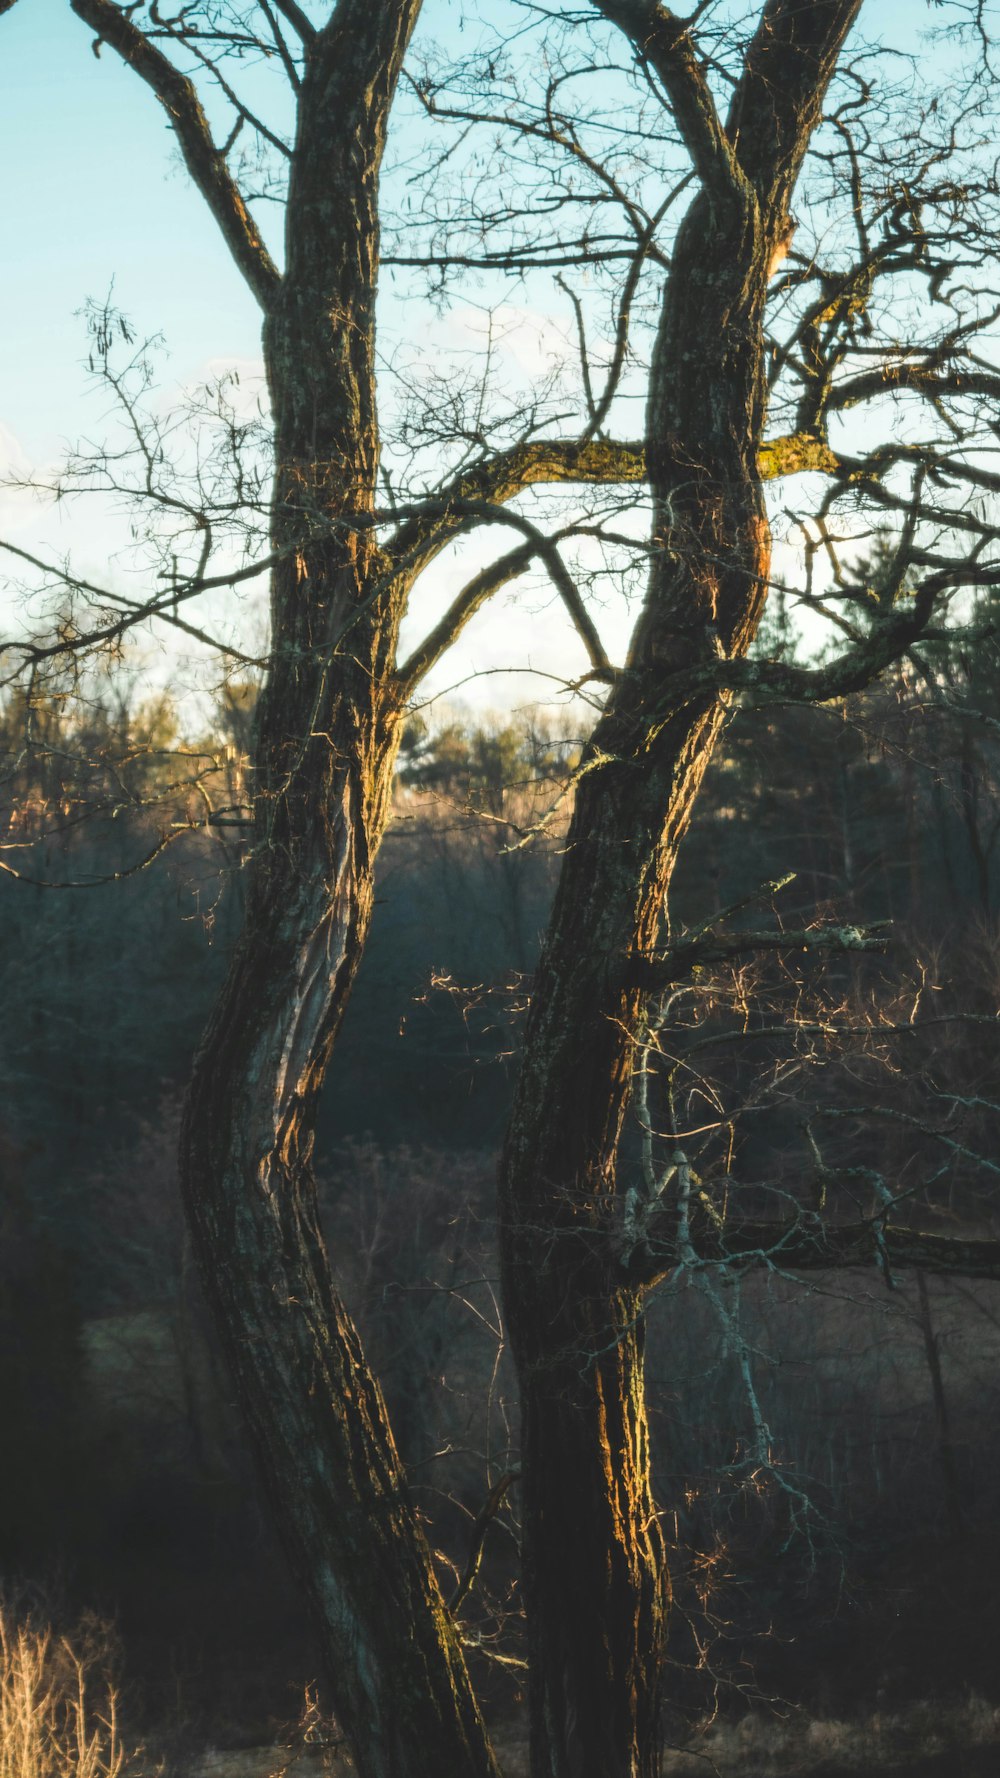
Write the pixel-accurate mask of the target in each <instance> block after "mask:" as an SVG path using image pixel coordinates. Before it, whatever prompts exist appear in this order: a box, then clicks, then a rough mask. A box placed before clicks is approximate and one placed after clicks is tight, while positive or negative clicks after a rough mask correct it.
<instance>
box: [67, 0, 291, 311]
mask: <svg viewBox="0 0 1000 1778" xmlns="http://www.w3.org/2000/svg"><path fill="white" fill-rule="evenodd" d="M71 5H72V8H73V11H74V12H75V13H76V14H77V17H78V18H81V19H83V21H84V23H85V24H87V25H89V26H90V28H91V30H93V31H96V32H97V40H98V44H100V43H108V44H110V45H111V48H112V49H113V50H115V52H116V53H117V54H118V55H119V56H121V58H122V61H123V62H126V63H127V64H128V66H129V67H130V68H133V69H134V70H135V72H136V74H138V76H139V78H140V80H144V81H145V83H146V85H147V86H148V87H150V88H151V90H152V91H153V92H154V93H155V94H156V97H157V98H158V99H159V101H160V103H161V104H162V106H163V107H164V109H165V111H166V112H167V114H168V116H169V118H170V122H171V126H172V128H173V131H174V134H175V135H176V137H177V140H178V142H179V143H180V148H181V153H182V154H183V156H184V163H185V166H186V167H187V170H188V172H189V173H190V175H191V177H192V179H193V180H194V182H195V184H196V186H197V187H198V190H199V191H200V192H201V194H202V197H203V198H204V199H205V202H206V203H207V205H208V207H209V209H210V210H211V212H212V215H213V216H214V217H215V220H216V222H217V223H218V225H219V228H220V230H221V232H222V236H223V239H224V240H225V242H226V245H227V247H228V248H229V251H230V253H231V254H232V256H233V259H234V260H235V261H236V264H237V265H238V267H239V269H240V271H241V272H242V273H243V276H244V278H245V279H246V281H247V283H248V285H249V286H250V289H251V290H252V291H253V294H254V296H255V297H256V298H257V301H258V302H259V303H260V306H261V308H262V309H264V310H267V309H269V308H270V306H271V304H272V303H273V301H274V299H275V297H276V295H277V293H278V291H279V289H280V287H281V275H280V273H279V271H278V268H277V266H276V265H275V263H274V261H273V259H272V258H271V256H270V254H269V253H268V251H267V248H266V247H265V245H264V242H263V239H262V237H261V234H260V232H259V230H258V228H257V225H256V223H255V222H254V220H253V218H252V216H251V215H250V212H249V210H248V209H247V206H246V203H245V201H244V199H243V195H242V193H241V192H240V190H239V187H238V186H237V184H236V181H235V180H234V179H233V177H232V174H231V173H230V172H229V169H228V167H227V166H226V163H225V160H224V158H223V156H222V154H221V153H220V151H219V149H218V148H217V147H216V146H215V142H214V141H213V139H212V133H211V130H210V129H209V127H208V120H207V118H206V116H205V113H204V111H203V110H202V107H201V101H200V100H199V98H198V94H197V90H196V88H195V86H194V83H193V81H191V80H189V79H188V77H187V76H186V75H185V74H182V73H181V72H180V70H179V69H178V68H175V67H174V64H173V63H172V62H171V61H170V60H169V58H168V57H167V56H165V55H164V54H163V51H162V50H160V49H157V48H156V46H155V45H154V44H152V43H150V41H149V39H148V37H146V35H145V34H144V33H143V32H142V31H140V30H139V28H138V26H137V25H134V24H133V23H132V19H131V17H130V16H129V12H124V11H122V9H121V8H120V7H118V6H116V5H114V4H113V0H71ZM130 10H131V9H130Z"/></svg>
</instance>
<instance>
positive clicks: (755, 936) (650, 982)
mask: <svg viewBox="0 0 1000 1778" xmlns="http://www.w3.org/2000/svg"><path fill="white" fill-rule="evenodd" d="M888 948H889V937H888V934H887V933H885V932H879V930H878V928H877V927H875V926H818V927H813V928H812V929H811V930H810V929H809V928H805V929H803V930H801V931H794V930H789V931H786V932H734V933H732V934H731V935H725V936H722V935H720V934H718V933H706V934H704V935H703V936H701V937H698V938H692V939H681V940H680V941H679V943H677V944H676V945H671V946H670V947H669V949H667V950H665V951H663V952H661V953H659V954H656V953H654V954H652V955H648V956H645V957H634V958H632V959H631V961H630V963H629V966H628V972H627V973H628V981H629V985H630V986H633V987H638V988H643V989H647V990H649V991H650V992H656V991H658V990H659V989H661V988H667V987H669V986H670V984H671V983H672V982H676V981H679V980H681V979H682V977H684V976H686V975H690V973H691V971H692V970H693V969H699V968H705V967H706V966H708V965H711V964H713V963H725V962H728V961H729V960H730V959H731V958H733V957H741V956H744V955H745V954H746V953H747V952H748V951H807V952H809V953H810V954H811V955H813V956H824V957H829V956H839V955H842V954H845V953H849V952H854V953H858V952H884V951H886V950H888Z"/></svg>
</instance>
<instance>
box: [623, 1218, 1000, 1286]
mask: <svg viewBox="0 0 1000 1778" xmlns="http://www.w3.org/2000/svg"><path fill="white" fill-rule="evenodd" d="M684 1249H686V1250H687V1251H686V1253H685V1252H684V1251H683V1250H684ZM692 1255H693V1257H692ZM682 1263H683V1264H685V1265H687V1266H690V1265H692V1264H694V1265H706V1266H719V1265H730V1264H731V1265H735V1266H739V1267H741V1268H743V1267H746V1266H749V1265H754V1264H758V1265H766V1266H771V1267H776V1268H779V1269H780V1270H781V1271H783V1272H785V1271H789V1272H817V1271H837V1270H846V1269H851V1268H855V1269H861V1268H867V1267H870V1266H877V1267H878V1268H879V1269H880V1270H881V1271H882V1273H883V1275H885V1276H891V1275H892V1274H894V1273H895V1272H898V1271H909V1270H912V1269H914V1268H919V1269H920V1270H922V1271H926V1272H934V1273H939V1274H943V1275H946V1276H947V1275H950V1276H952V1277H959V1278H990V1279H994V1280H997V1281H1000V1240H995V1239H983V1240H974V1239H967V1238H966V1237H965V1236H961V1235H935V1234H927V1233H925V1232H924V1231H922V1230H920V1229H911V1228H902V1227H898V1226H897V1225H896V1224H894V1223H891V1222H888V1221H886V1220H883V1219H882V1218H881V1217H878V1216H875V1217H872V1218H866V1219H862V1220H859V1221H856V1222H841V1223H837V1222H833V1223H828V1222H824V1221H823V1220H822V1219H821V1218H820V1217H819V1216H817V1215H815V1214H813V1213H811V1212H810V1213H806V1212H803V1213H802V1214H801V1215H799V1216H797V1217H796V1218H795V1219H794V1220H792V1219H787V1220H785V1221H781V1220H777V1219H775V1220H761V1221H756V1220H747V1221H740V1222H732V1223H729V1222H727V1223H724V1224H722V1225H721V1227H720V1226H718V1225H716V1224H715V1223H714V1222H713V1221H712V1219H711V1217H710V1215H709V1213H708V1212H707V1211H704V1212H702V1213H700V1214H699V1215H698V1216H697V1217H693V1218H692V1219H691V1226H690V1227H689V1228H688V1230H687V1231H686V1233H685V1235H684V1236H683V1237H682V1236H681V1233H680V1229H679V1209H678V1206H677V1204H676V1203H672V1202H671V1203H669V1204H668V1203H666V1202H664V1203H663V1205H662V1207H658V1208H657V1210H656V1212H655V1214H654V1215H653V1216H652V1217H651V1218H650V1220H649V1222H648V1224H647V1226H646V1230H645V1237H644V1239H643V1241H642V1242H640V1243H638V1244H637V1245H636V1246H635V1247H634V1248H633V1249H632V1250H631V1251H630V1252H629V1253H627V1254H626V1255H624V1256H623V1258H622V1262H621V1269H622V1271H623V1272H624V1274H625V1276H626V1277H627V1279H628V1281H629V1283H631V1284H633V1285H640V1286H642V1285H645V1286H651V1285H654V1284H656V1283H658V1282H659V1281H660V1280H661V1279H663V1278H665V1277H666V1276H667V1275H668V1274H669V1273H670V1272H672V1271H673V1270H674V1269H675V1268H676V1267H677V1266H678V1265H680V1264H682Z"/></svg>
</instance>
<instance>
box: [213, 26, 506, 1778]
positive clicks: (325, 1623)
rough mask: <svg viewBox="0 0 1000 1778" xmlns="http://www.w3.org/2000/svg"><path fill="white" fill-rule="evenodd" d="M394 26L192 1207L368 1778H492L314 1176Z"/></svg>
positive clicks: (294, 389) (277, 337)
mask: <svg viewBox="0 0 1000 1778" xmlns="http://www.w3.org/2000/svg"><path fill="white" fill-rule="evenodd" d="M377 10H378V9H377V8H373V7H372V6H370V5H367V4H365V5H362V4H361V0H357V3H356V4H354V5H353V6H350V5H349V6H347V7H346V8H345V7H341V8H340V9H338V12H337V15H336V21H335V22H336V25H337V36H336V40H334V38H333V35H332V32H331V33H329V34H328V35H329V36H330V41H329V42H326V43H324V41H323V37H322V34H321V37H320V39H319V40H318V43H317V46H316V47H315V48H314V50H313V53H312V55H311V59H310V61H309V63H308V65H307V73H306V78H305V81H304V83H303V88H302V92H301V95H300V105H299V139H298V143H297V146H296V155H295V159H294V163H293V175H292V184H291V191H290V197H289V205H288V232H287V270H286V274H285V278H284V281H283V284H282V286H281V290H280V294H279V295H278V296H277V297H276V300H275V301H274V303H273V305H272V306H271V308H270V311H269V314H268V317H267V321H266V324H265V333H264V340H265V353H266V361H267V369H268V375H269V380H270V385H271V395H272V404H273V409H274V419H275V442H276V479H275V496H274V517H273V543H274V548H275V551H276V552H277V553H278V554H279V557H280V559H279V562H278V566H277V567H276V569H275V572H274V575H273V583H272V664H271V668H270V672H269V676H268V680H267V684H266V686H265V689H264V692H263V694H262V698H261V706H260V711H259V717H258V734H257V743H256V757H255V776H254V789H255V809H254V836H253V850H252V853H251V856H250V859H249V862H248V865H247V893H246V904H247V913H246V924H245V930H244V932H243V935H242V938H241V940H240V942H239V944H238V946H237V948H236V951H235V954H234V957H233V960H232V965H231V968H230V971H229V975H228V979H227V982H226V985H225V988H224V991H223V993H222V996H221V998H220V1001H219V1004H218V1006H217V1007H216V1010H215V1013H214V1016H213V1018H212V1020H211V1023H210V1025H209V1028H208V1031H207V1032H206V1035H205V1039H204V1042H203V1044H202V1047H201V1050H200V1053H199V1056H198V1060H197V1063H196V1068H195V1075H194V1080H193V1083H192V1087H191V1093H190V1097H189V1103H188V1109H187V1117H186V1124H185V1130H184V1138H183V1155H182V1168H183V1184H184V1191H185V1198H186V1203H187V1208H188V1213H189V1218H190V1222H191V1227H192V1230H193V1235H194V1240H195V1245H196V1250H197V1253H198V1256H199V1260H200V1264H201V1268H202V1271H203V1275H204V1278H205V1282H206V1286H207V1289H208V1293H209V1296H210V1299H211V1301H212V1304H213V1307H214V1310H215V1314H216V1319H217V1322H218V1325H219V1328H220V1330H221V1333H222V1338H223V1341H224V1343H225V1346H226V1349H227V1353H228V1357H229V1362H230V1365H231V1367H232V1371H233V1376H234V1379H235V1383H236V1388H237V1392H238V1395H239V1399H240V1403H241V1406H242V1408H243V1410H244V1414H245V1417H246V1419H247V1422H248V1424H249V1428H250V1431H251V1433H252V1436H253V1440H254V1443H255V1445H256V1449H257V1452H258V1455H259V1457H260V1460H261V1464H262V1467H263V1471H264V1476H265V1479H266V1483H267V1486H268V1488H269V1491H270V1493H271V1496H272V1498H273V1502H274V1506H275V1509H276V1518H277V1522H278V1525H279V1527H280V1529H281V1532H282V1535H283V1537H284V1539H285V1542H286V1545H287V1547H288V1550H289V1553H290V1556H291V1560H292V1563H293V1565H294V1567H295V1569H296V1570H297V1572H298V1575H299V1577H300V1579H301V1582H302V1584H303V1587H304V1589H305V1592H306V1595H307V1597H308V1599H309V1600H310V1602H311V1604H312V1607H313V1611H314V1615H315V1618H316V1621H317V1624H318V1626H319V1630H320V1635H321V1638H322V1646H323V1649H324V1652H325V1655H326V1658H327V1664H328V1667H329V1671H330V1678H331V1684H332V1689H333V1696H334V1701H335V1705H336V1708H337V1712H338V1715H339V1717H340V1719H341V1721H342V1724H343V1727H344V1729H345V1732H346V1734H347V1737H348V1740H349V1742H350V1744H351V1747H352V1751H353V1753H354V1756H355V1760H356V1763H357V1766H358V1770H359V1772H361V1773H362V1774H364V1775H365V1778H431V1775H432V1774H433V1775H434V1778H439V1775H440V1774H441V1773H442V1772H453V1773H456V1774H458V1773H461V1774H462V1778H466V1775H468V1778H491V1775H492V1774H493V1773H494V1772H495V1767H494V1764H493V1760H492V1756H491V1754H490V1751H489V1746H488V1743H487V1740H486V1736H485V1732H484V1729H483V1725H482V1721H481V1719H480V1716H479V1712H478V1709H477V1707H476V1704H475V1701H474V1698H473V1696H472V1692H471V1689H470V1685H469V1681H468V1676H467V1673H466V1669H465V1663H464V1659H463V1655H462V1650H461V1647H460V1644H459V1640H458V1637H457V1634H456V1631H455V1629H454V1627H453V1625H452V1624H451V1622H450V1620H449V1618H448V1614H447V1612H446V1610H445V1607H444V1604H443V1602H442V1598H441V1594H440V1591H439V1588H438V1584H437V1581H436V1579H435V1576H434V1572H433V1568H432V1563H431V1558H430V1552H429V1549H428V1546H427V1543H426V1539H425V1538H424V1535H423V1532H422V1530H421V1527H420V1524H419V1522H418V1519H417V1516H416V1513H415V1510H414V1507H413V1504H412V1501H411V1500H410V1497H409V1494H408V1491H407V1486H406V1481H405V1477H404V1474H403V1470H402V1466H401V1464H400V1460H399V1457H398V1455H397V1452H396V1448H395V1445H394V1443H393V1438H392V1433H391V1430H390V1427H389V1424H388V1420H387V1417H386V1411H385V1405H384V1402H383V1400H382V1395H381V1392H380V1390H379V1388H378V1385H377V1383H376V1381H375V1379H374V1378H373V1376H372V1375H371V1372H370V1371H369V1369H368V1367H367V1365H366V1363H365V1359H364V1355H363V1353H362V1351H361V1346H360V1342H359V1339H358V1336H357V1332H356V1330H355V1328H354V1326H353V1325H352V1322H351V1319H350V1316H349V1315H348V1313H347V1310H346V1308H345V1306H344V1304H343V1302H342V1301H341V1299H340V1297H339V1295H338V1293H337V1291H336V1288H335V1286H334V1283H333V1280H332V1277H331V1273H330V1268H329V1263H328V1259H327V1255H326V1251H325V1247H324V1242H323V1238H322V1235H321V1232H320V1228H319V1221H318V1213H317V1202H316V1189H315V1182H314V1178H313V1172H312V1165H311V1161H312V1146H313V1129H314V1121H315V1110H316V1100H317V1095H318V1093H319V1089H320V1086H321V1084H322V1080H323V1076H324V1073H325V1070H326V1066H327V1062H328V1059H329V1055H330V1051H331V1048H332V1046H333V1042H334V1039H335V1037H336V1033H337V1029H338V1026H339V1023H340V1020H341V1017H342V1015H343V1011H344V1008H345V1006H346V1002H347V998H348V996H349V993H350V990H351V986H352V983H353V980H354V976H355V973H356V970H357V966H358V962H359V959H360V956H361V952H362V948H363V945H364V941H365V936H366V933H367V930H368V924H369V920H370V917H371V909H372V871H373V863H374V858H375V854H376V851H377V849H378V845H379V842H380V840H381V837H382V832H383V829H384V826H385V821H386V815H387V808H388V801H389V795H390V788H391V778H392V768H393V763H394V759H395V751H396V745H397V739H398V729H399V721H400V709H399V707H398V701H397V698H396V694H395V691H394V686H393V678H392V665H393V660H394V652H395V645H396V634H397V630H398V624H399V616H400V594H399V589H398V588H397V587H396V585H395V584H394V583H393V581H392V578H391V576H390V575H389V574H388V573H387V571H386V568H385V564H384V562H383V561H382V560H381V558H380V555H379V552H378V549H377V546H376V543H375V540H374V534H373V528H372V525H371V522H370V515H371V513H372V509H373V504H374V489H375V477H376V471H377V460H378V434H377V425H376V415H375V396H374V300H375V278H376V268H377V249H378V227H377V214H376V196H377V174H378V166H379V161H380V157H381V150H382V137H383V130H384V123H385V115H386V112H387V108H388V101H389V96H390V93H391V88H392V85H393V82H394V79H395V74H396V72H397V71H398V65H399V61H400V58H401V55H402V49H403V47H404V45H405V40H406V36H407V34H408V31H409V28H410V23H411V21H412V13H413V11H414V10H415V9H414V8H413V7H407V6H401V5H391V6H388V7H386V8H384V9H383V10H384V11H385V12H386V13H387V14H388V17H389V19H390V21H393V24H392V26H391V27H390V28H389V37H388V39H387V36H386V30H387V26H386V21H385V19H383V20H381V22H380V24H379V27H378V29H376V28H375V26H374V25H373V23H372V20H373V15H374V13H375V12H376V11H377ZM351 13H353V14H354V15H356V16H354V17H351V16H348V15H349V14H351ZM393 28H394V29H395V33H396V41H395V42H393V41H392V29H393ZM379 29H380V30H381V33H382V35H381V37H380V36H379V34H378V33H379Z"/></svg>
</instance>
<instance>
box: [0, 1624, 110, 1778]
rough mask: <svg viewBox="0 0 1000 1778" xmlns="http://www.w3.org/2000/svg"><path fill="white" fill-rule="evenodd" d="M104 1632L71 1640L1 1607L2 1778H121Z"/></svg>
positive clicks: (82, 1632)
mask: <svg viewBox="0 0 1000 1778" xmlns="http://www.w3.org/2000/svg"><path fill="white" fill-rule="evenodd" d="M108 1666H109V1650H108V1639H107V1634H106V1632H105V1631H104V1630H103V1629H102V1627H101V1626H100V1625H98V1624H97V1623H96V1621H91V1620H85V1621H84V1622H83V1623H82V1624H81V1626H80V1628H79V1631H78V1632H77V1634H76V1635H75V1637H74V1639H73V1641H70V1640H69V1638H68V1637H65V1636H59V1635H57V1634H56V1633H55V1632H54V1631H53V1630H52V1629H50V1628H49V1627H48V1626H47V1625H44V1624H40V1623H38V1622H37V1621H33V1620H32V1619H31V1618H30V1617H19V1616H18V1614H17V1613H16V1612H15V1611H14V1610H13V1609H12V1608H11V1607H10V1606H9V1605H4V1604H2V1603H0V1778H124V1775H125V1774H126V1773H127V1772H128V1771H129V1770H130V1768H131V1760H130V1758H129V1756H128V1754H127V1753H126V1750H125V1747H124V1745H123V1743H122V1739H121V1734H120V1731H119V1727H118V1700H117V1695H116V1692H115V1688H114V1685H113V1683H112V1681H111V1679H110V1677H109V1672H108Z"/></svg>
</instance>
